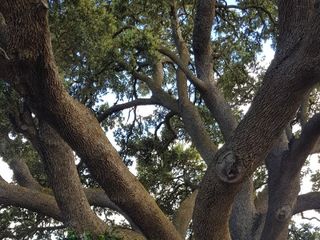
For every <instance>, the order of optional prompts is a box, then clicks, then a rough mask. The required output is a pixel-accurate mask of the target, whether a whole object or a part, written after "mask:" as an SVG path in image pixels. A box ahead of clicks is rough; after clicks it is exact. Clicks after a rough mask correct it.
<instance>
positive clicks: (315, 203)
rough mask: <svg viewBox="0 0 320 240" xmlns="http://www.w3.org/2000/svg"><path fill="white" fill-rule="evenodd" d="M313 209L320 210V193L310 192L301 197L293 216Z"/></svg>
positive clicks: (298, 199)
mask: <svg viewBox="0 0 320 240" xmlns="http://www.w3.org/2000/svg"><path fill="white" fill-rule="evenodd" d="M313 209H320V192H310V193H306V194H302V195H299V196H298V198H297V202H296V205H295V208H294V210H293V214H297V213H301V212H304V211H308V210H313Z"/></svg>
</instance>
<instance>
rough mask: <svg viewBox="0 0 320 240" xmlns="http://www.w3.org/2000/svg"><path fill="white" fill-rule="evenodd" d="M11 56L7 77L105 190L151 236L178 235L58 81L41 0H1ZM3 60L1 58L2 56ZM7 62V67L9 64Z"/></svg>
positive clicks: (3, 74) (4, 72) (93, 120)
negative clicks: (81, 160)
mask: <svg viewBox="0 0 320 240" xmlns="http://www.w3.org/2000/svg"><path fill="white" fill-rule="evenodd" d="M0 12H1V13H2V14H3V15H4V18H5V20H6V23H7V27H8V30H9V31H8V37H9V40H8V46H9V47H8V48H7V49H6V50H7V52H8V55H9V57H10V59H11V60H5V59H3V61H1V62H0V70H1V77H3V78H4V79H6V81H8V82H9V83H10V84H11V85H12V86H14V88H15V89H16V90H17V91H18V92H19V93H20V95H21V96H22V97H23V98H24V99H25V100H26V101H27V102H28V103H29V104H30V105H31V106H32V108H33V109H34V110H35V111H36V113H37V115H38V116H39V118H41V119H45V120H46V121H48V123H49V124H50V125H51V126H52V127H53V128H54V129H55V130H57V132H58V133H59V134H60V135H61V136H62V137H63V139H64V140H65V141H66V142H67V143H68V144H69V145H70V146H71V147H72V148H73V150H75V151H76V153H77V154H78V155H79V156H80V157H81V158H82V159H83V160H84V161H85V162H86V165H87V166H88V168H89V170H90V172H91V174H92V176H93V177H94V178H95V180H97V182H98V183H99V184H100V185H101V186H102V188H103V189H104V190H105V191H106V193H107V195H108V196H109V197H110V198H111V199H112V201H114V202H115V203H116V204H117V205H118V206H119V207H120V208H121V209H123V210H124V211H125V212H126V213H127V214H128V215H130V216H131V217H132V219H133V220H134V222H135V223H136V224H138V226H139V227H140V229H141V231H142V232H143V233H144V234H145V235H146V236H147V237H148V238H151V239H172V240H174V239H181V237H180V235H179V233H178V232H177V231H176V229H175V228H174V226H173V224H172V223H171V222H170V221H169V220H168V218H167V217H166V216H165V215H164V214H163V212H162V211H161V210H160V209H159V207H158V206H157V205H156V203H155V201H154V199H152V198H151V197H150V195H149V194H148V192H147V191H146V190H145V189H144V188H143V186H142V185H141V184H140V183H139V182H138V180H137V179H136V178H135V177H134V176H133V175H132V174H131V173H130V172H129V170H128V169H127V168H126V166H125V165H124V163H123V162H122V160H121V158H120V156H119V155H118V153H117V151H116V150H115V149H114V148H113V147H112V145H111V144H110V142H109V141H108V139H107V138H106V136H105V133H104V132H103V130H102V129H101V127H100V125H99V123H98V121H97V119H96V118H95V117H94V116H93V115H92V113H90V112H89V110H88V109H86V108H85V107H84V106H83V105H81V104H79V103H78V102H76V101H75V100H74V99H72V98H71V97H70V96H69V95H68V94H67V92H66V91H65V89H64V87H63V84H62V82H61V81H60V80H59V75H58V71H57V68H56V65H55V62H54V58H53V53H52V46H51V41H50V33H49V30H48V22H47V5H46V3H44V1H40V0H37V1H31V0H22V1H21V0H20V1H17V0H14V1H12V0H10V1H3V3H2V4H1V6H0ZM1 60H2V59H1ZM7 67H8V68H7Z"/></svg>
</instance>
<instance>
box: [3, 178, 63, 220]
mask: <svg viewBox="0 0 320 240" xmlns="http://www.w3.org/2000/svg"><path fill="white" fill-rule="evenodd" d="M0 204H4V205H8V206H9V205H10V206H15V207H22V208H27V209H29V210H31V211H34V212H37V213H40V214H43V215H46V216H49V217H52V218H54V219H56V220H58V221H63V217H62V214H61V211H60V209H59V207H58V205H57V202H56V200H55V198H54V197H53V196H51V195H48V194H46V193H41V192H39V191H36V190H30V189H28V188H25V187H20V186H16V185H12V184H8V183H6V182H1V181H0Z"/></svg>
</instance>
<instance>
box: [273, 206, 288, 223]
mask: <svg viewBox="0 0 320 240" xmlns="http://www.w3.org/2000/svg"><path fill="white" fill-rule="evenodd" d="M291 215H292V208H291V207H290V206H289V205H284V206H282V207H280V208H278V209H277V211H276V219H277V220H278V221H280V222H284V221H286V220H288V219H289V218H291Z"/></svg>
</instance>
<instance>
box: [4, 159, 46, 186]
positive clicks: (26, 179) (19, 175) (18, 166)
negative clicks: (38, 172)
mask: <svg viewBox="0 0 320 240" xmlns="http://www.w3.org/2000/svg"><path fill="white" fill-rule="evenodd" d="M10 168H11V169H12V171H13V174H14V178H15V180H16V181H17V182H18V184H19V185H20V186H22V187H26V188H29V189H33V190H41V189H42V186H41V185H40V184H39V183H38V182H37V181H36V180H35V179H34V178H33V176H32V175H31V173H30V170H29V167H28V166H27V164H26V163H25V161H23V160H21V159H15V160H12V161H11V162H10Z"/></svg>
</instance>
